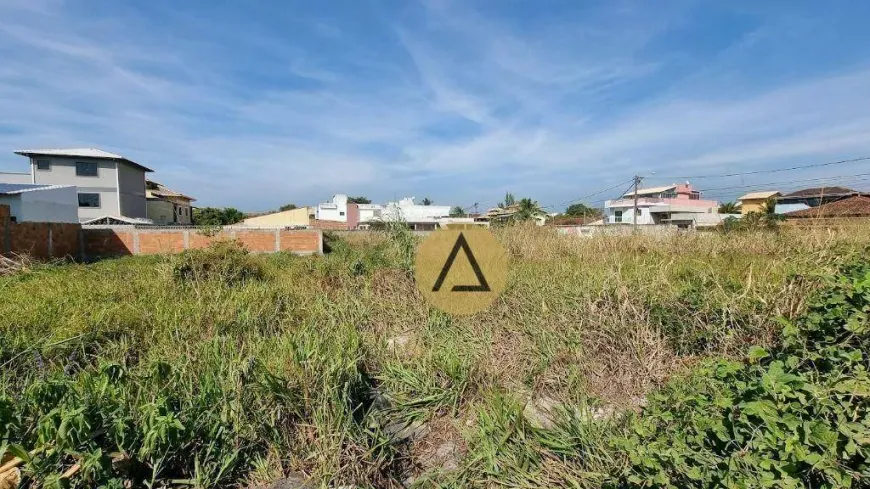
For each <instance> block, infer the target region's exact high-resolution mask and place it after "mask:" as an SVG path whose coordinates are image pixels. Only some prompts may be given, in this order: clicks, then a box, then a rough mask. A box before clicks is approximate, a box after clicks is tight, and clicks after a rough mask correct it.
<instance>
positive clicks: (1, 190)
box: [0, 183, 72, 195]
mask: <svg viewBox="0 0 870 489" xmlns="http://www.w3.org/2000/svg"><path fill="white" fill-rule="evenodd" d="M66 187H72V185H38V184H33V183H0V195H18V194H23V193H24V192H33V191H34V190H45V189H55V188H66Z"/></svg>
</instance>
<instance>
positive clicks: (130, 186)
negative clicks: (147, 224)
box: [117, 162, 148, 218]
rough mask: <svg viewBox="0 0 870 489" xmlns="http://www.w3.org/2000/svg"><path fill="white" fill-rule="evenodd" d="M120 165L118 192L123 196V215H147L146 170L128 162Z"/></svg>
mask: <svg viewBox="0 0 870 489" xmlns="http://www.w3.org/2000/svg"><path fill="white" fill-rule="evenodd" d="M117 165H118V194H119V195H120V198H121V215H122V216H126V217H142V218H144V217H146V216H147V213H148V211H147V207H146V204H145V172H144V171H143V170H141V169H139V168H136V167H134V166H131V165H128V164H126V163H120V162H119V163H117Z"/></svg>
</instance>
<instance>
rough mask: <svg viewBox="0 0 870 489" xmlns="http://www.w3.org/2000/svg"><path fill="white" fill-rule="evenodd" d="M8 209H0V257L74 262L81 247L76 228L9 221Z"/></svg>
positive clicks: (0, 206)
mask: <svg viewBox="0 0 870 489" xmlns="http://www.w3.org/2000/svg"><path fill="white" fill-rule="evenodd" d="M9 217H10V212H9V206H8V205H0V253H2V254H10V253H18V254H25V255H29V256H30V257H32V258H36V259H40V260H46V259H50V258H65V257H72V258H77V257H78V256H79V251H80V249H81V245H80V243H79V240H80V230H81V226H80V225H78V224H68V223H55V222H22V223H14V222H12V221H11V220H10V218H9Z"/></svg>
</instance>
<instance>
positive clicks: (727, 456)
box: [614, 261, 870, 487]
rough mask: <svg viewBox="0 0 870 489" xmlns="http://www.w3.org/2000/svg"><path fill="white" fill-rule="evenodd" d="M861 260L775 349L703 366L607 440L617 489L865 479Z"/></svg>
mask: <svg viewBox="0 0 870 489" xmlns="http://www.w3.org/2000/svg"><path fill="white" fill-rule="evenodd" d="M868 313H870V262H867V261H862V262H859V263H857V264H855V265H851V266H849V267H847V268H846V269H844V270H843V274H842V275H841V276H839V277H837V278H835V279H831V281H830V283H829V287H827V288H826V289H825V290H824V291H823V292H822V293H821V294H820V297H819V298H818V299H817V300H816V301H815V302H813V303H811V304H810V307H809V310H808V312H807V313H806V314H805V315H804V316H802V317H801V318H800V319H798V320H797V321H795V322H793V323H791V322H787V321H783V322H784V323H785V328H784V331H783V336H784V341H783V344H782V346H781V347H779V348H778V349H777V350H775V351H771V352H768V351H766V350H764V349H763V348H761V347H757V346H756V347H752V348H751V349H750V351H749V355H748V358H747V360H746V361H745V362H743V363H740V362H733V361H727V360H719V361H714V362H708V363H706V364H704V365H703V366H701V367H700V368H699V369H698V370H696V371H695V372H694V373H693V374H692V375H691V376H689V377H688V378H685V379H681V380H678V381H675V382H672V383H671V384H670V385H669V386H668V387H666V388H665V389H664V390H663V391H661V392H659V393H657V394H654V395H652V396H650V399H649V400H650V404H649V406H648V407H647V408H646V409H645V410H644V412H643V413H642V415H641V416H639V417H637V418H635V419H634V420H633V422H632V423H630V425H629V433H630V434H629V435H626V436H624V437H621V438H617V439H616V440H615V442H614V445H615V448H616V449H617V450H624V451H626V452H627V453H628V454H629V457H630V461H631V463H630V466H629V467H628V468H627V469H626V470H625V472H624V473H622V474H621V475H620V477H619V478H618V480H619V484H620V485H631V486H642V487H674V486H676V487H802V486H806V487H856V486H866V485H867V484H868V478H870V464H868V459H870V436H868V433H870V402H868V399H870V375H868V369H870V361H868V356H867V354H866V352H867V351H868V347H870V334H868V333H870V324H868Z"/></svg>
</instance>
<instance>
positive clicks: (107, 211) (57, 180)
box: [15, 148, 152, 222]
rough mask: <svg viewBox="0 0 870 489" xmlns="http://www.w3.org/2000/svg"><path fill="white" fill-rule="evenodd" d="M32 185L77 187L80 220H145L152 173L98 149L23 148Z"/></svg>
mask: <svg viewBox="0 0 870 489" xmlns="http://www.w3.org/2000/svg"><path fill="white" fill-rule="evenodd" d="M15 153H16V154H19V155H21V156H26V157H27V158H29V159H30V176H31V183H34V184H45V185H74V186H76V187H77V192H78V213H79V221H82V222H85V221H89V220H92V219H97V218H101V217H106V216H121V217H127V218H134V219H145V218H147V217H148V215H147V204H146V202H147V201H146V195H145V174H146V173H148V172H151V171H152V170H151V169H150V168H148V167H145V166H143V165H140V164H139V163H136V162H135V161H132V160H130V159H128V158H125V157H123V156H121V155H118V154H114V153H109V152H107V151H102V150H99V149H94V148H75V149H23V150H19V151H15Z"/></svg>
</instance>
